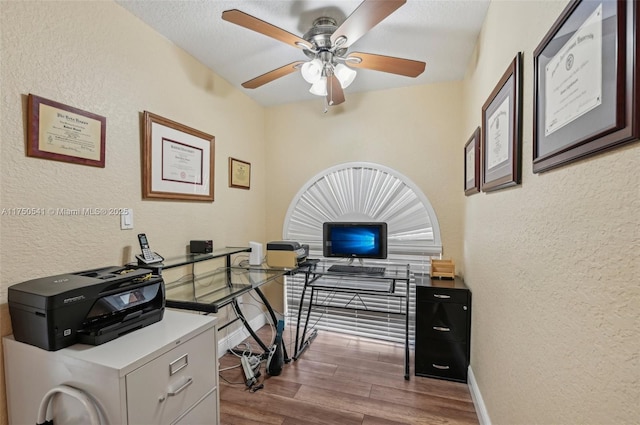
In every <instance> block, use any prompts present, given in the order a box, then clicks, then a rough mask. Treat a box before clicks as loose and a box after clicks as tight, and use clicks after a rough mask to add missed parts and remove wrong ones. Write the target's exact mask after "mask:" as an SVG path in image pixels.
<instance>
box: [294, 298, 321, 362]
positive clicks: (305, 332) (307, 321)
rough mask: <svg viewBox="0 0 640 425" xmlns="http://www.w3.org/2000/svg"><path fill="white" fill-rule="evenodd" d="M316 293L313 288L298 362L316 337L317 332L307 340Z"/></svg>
mask: <svg viewBox="0 0 640 425" xmlns="http://www.w3.org/2000/svg"><path fill="white" fill-rule="evenodd" d="M315 292H316V291H315V290H314V289H313V288H311V296H310V298H309V308H308V309H307V317H306V319H305V321H304V329H303V330H302V339H301V342H300V350H298V353H297V354H296V357H295V359H296V360H297V359H298V357H300V355H301V354H302V353H303V352H304V350H306V349H307V348H308V347H309V344H311V341H312V340H313V339H314V338H315V337H316V332H315V331H314V332H312V333H311V334H310V335H309V339H308V340H305V338H306V336H307V328H308V327H309V318H310V317H311V307H312V306H313V294H314V293H315Z"/></svg>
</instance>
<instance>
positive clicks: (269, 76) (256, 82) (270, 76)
mask: <svg viewBox="0 0 640 425" xmlns="http://www.w3.org/2000/svg"><path fill="white" fill-rule="evenodd" d="M303 63H304V61H296V62H291V63H290V64H287V65H285V66H281V67H280V68H277V69H274V70H273V71H269V72H267V73H265V74H262V75H260V76H259V77H256V78H254V79H252V80H249V81H246V82H244V83H242V87H244V88H245V89H255V88H258V87H260V86H262V85H265V84H267V83H270V82H272V81H273V80H276V79H278V78H280V77H284V76H285V75H289V74H291V73H292V72H295V71H297V70H298V68H297V67H298V66H299V65H301V64H303Z"/></svg>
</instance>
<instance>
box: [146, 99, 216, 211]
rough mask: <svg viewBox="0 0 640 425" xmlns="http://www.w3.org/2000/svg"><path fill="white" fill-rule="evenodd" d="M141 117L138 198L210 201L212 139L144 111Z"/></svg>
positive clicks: (202, 133) (200, 132) (212, 173)
mask: <svg viewBox="0 0 640 425" xmlns="http://www.w3.org/2000/svg"><path fill="white" fill-rule="evenodd" d="M143 120H144V124H143V128H144V137H143V138H144V140H143V145H142V147H143V149H142V150H143V155H142V159H143V164H142V197H143V198H152V199H153V198H161V199H176V200H179V199H181V200H187V201H208V202H213V180H214V168H215V167H214V163H215V154H214V151H215V149H214V148H215V138H214V137H213V136H212V135H210V134H207V133H204V132H202V131H198V130H195V129H193V128H191V127H187V126H186V125H183V124H180V123H177V122H175V121H172V120H169V119H167V118H163V117H161V116H159V115H155V114H152V113H151V112H148V111H144V115H143Z"/></svg>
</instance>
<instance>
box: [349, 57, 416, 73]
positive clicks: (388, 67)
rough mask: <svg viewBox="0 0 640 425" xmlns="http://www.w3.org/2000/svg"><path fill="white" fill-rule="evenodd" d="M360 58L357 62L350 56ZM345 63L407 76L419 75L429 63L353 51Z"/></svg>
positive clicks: (355, 66) (353, 66)
mask: <svg viewBox="0 0 640 425" xmlns="http://www.w3.org/2000/svg"><path fill="white" fill-rule="evenodd" d="M354 57H355V58H360V59H361V61H360V62H359V63H357V62H356V61H354V60H349V59H350V58H354ZM345 63H347V64H348V65H349V66H350V67H352V68H365V69H372V70H374V71H382V72H389V73H391V74H398V75H404V76H405V77H417V76H418V75H420V74H422V73H423V72H424V68H425V67H426V65H427V64H425V63H424V62H420V61H414V60H411V59H403V58H395V57H393V56H383V55H374V54H371V53H361V52H353V53H351V54H350V55H349V56H347V58H346V61H345Z"/></svg>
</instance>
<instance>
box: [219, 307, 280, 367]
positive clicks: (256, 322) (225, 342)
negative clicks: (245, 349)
mask: <svg viewBox="0 0 640 425" xmlns="http://www.w3.org/2000/svg"><path fill="white" fill-rule="evenodd" d="M238 323H242V322H238ZM266 323H267V320H266V318H265V317H264V314H259V315H258V316H256V317H254V318H253V319H251V320H249V325H250V326H251V328H252V329H253V330H254V331H257V330H258V329H260V328H261V327H263V326H264V325H265V324H266ZM227 329H228V328H225V329H223V330H221V331H218V358H220V357H222V356H224V355H225V354H226V353H227V350H228V349H229V348H233V347H235V346H236V345H238V344H240V343H241V342H242V341H244V340H245V339H247V338H248V337H249V336H250V334H249V331H247V328H245V327H244V326H242V327H240V328H238V329H236V330H234V331H228V330H227ZM227 332H228V334H227ZM264 343H265V344H267V345H269V344H271V341H264Z"/></svg>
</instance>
